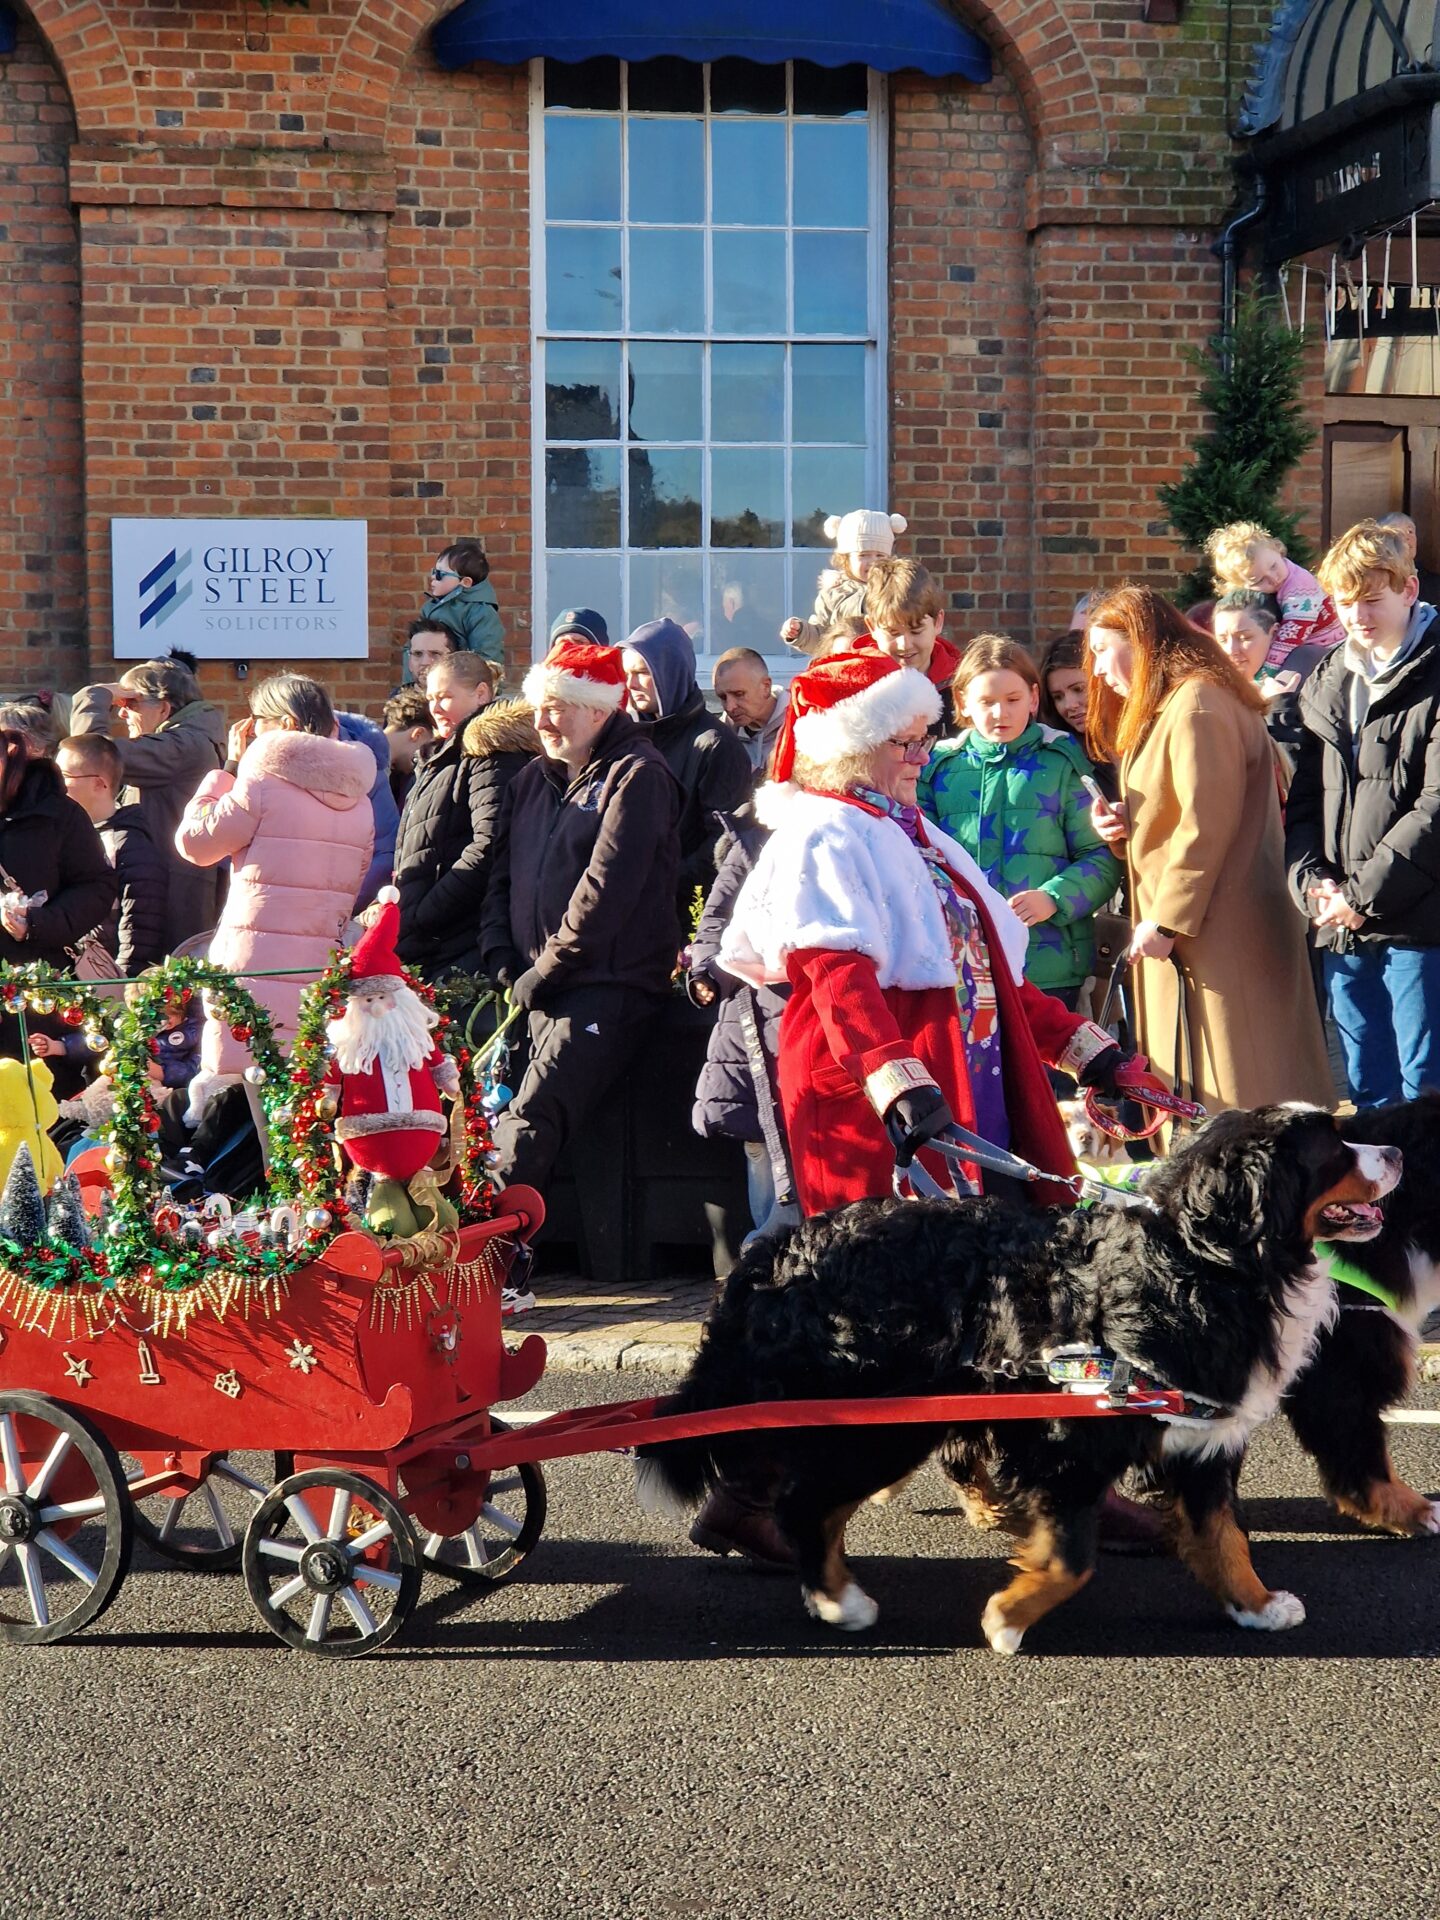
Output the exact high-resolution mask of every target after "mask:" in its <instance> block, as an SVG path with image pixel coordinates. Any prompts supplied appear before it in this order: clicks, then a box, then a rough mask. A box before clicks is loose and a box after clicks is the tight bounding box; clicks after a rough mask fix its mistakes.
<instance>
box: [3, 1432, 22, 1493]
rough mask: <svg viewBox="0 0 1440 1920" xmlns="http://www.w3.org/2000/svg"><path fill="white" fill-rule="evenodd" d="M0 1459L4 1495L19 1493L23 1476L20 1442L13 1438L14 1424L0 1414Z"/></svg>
mask: <svg viewBox="0 0 1440 1920" xmlns="http://www.w3.org/2000/svg"><path fill="white" fill-rule="evenodd" d="M0 1459H3V1460H4V1462H5V1491H6V1493H19V1492H20V1490H21V1488H22V1487H23V1486H24V1484H25V1476H24V1474H23V1473H21V1471H20V1442H19V1441H18V1440H17V1439H16V1437H15V1422H14V1420H13V1419H12V1418H11V1417H10V1415H9V1414H8V1413H0Z"/></svg>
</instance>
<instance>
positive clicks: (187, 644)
mask: <svg viewBox="0 0 1440 1920" xmlns="http://www.w3.org/2000/svg"><path fill="white" fill-rule="evenodd" d="M367 532H368V522H366V521H364V520H112V521H111V522H110V567H111V593H110V597H111V609H112V617H113V620H114V632H115V643H114V644H115V657H116V659H117V660H149V659H152V658H154V657H156V656H158V655H161V654H164V653H168V652H169V650H170V648H171V647H182V648H184V649H185V650H186V651H187V652H189V653H193V654H195V655H196V657H197V658H198V659H201V660H336V659H346V660H363V659H364V658H365V657H366V655H367V653H368V652H369V646H370V621H369V590H368V582H369V575H368V571H367V566H368V562H367Z"/></svg>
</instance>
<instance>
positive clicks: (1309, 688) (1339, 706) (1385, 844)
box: [1285, 607, 1440, 952]
mask: <svg viewBox="0 0 1440 1920" xmlns="http://www.w3.org/2000/svg"><path fill="white" fill-rule="evenodd" d="M1426 615H1428V616H1429V620H1428V622H1427V623H1426V627H1425V630H1424V631H1423V632H1422V634H1421V637H1420V639H1419V641H1418V643H1417V645H1416V647H1415V651H1414V652H1413V653H1412V654H1410V655H1409V656H1408V657H1407V658H1405V659H1403V660H1402V661H1401V662H1400V664H1399V665H1398V666H1397V667H1396V668H1395V670H1394V673H1393V674H1392V675H1391V676H1390V677H1389V678H1387V679H1385V680H1382V681H1381V682H1380V683H1379V684H1378V685H1377V686H1376V687H1375V688H1374V690H1373V693H1372V697H1371V701H1370V706H1369V710H1368V712H1367V713H1366V715H1365V718H1364V721H1363V722H1362V723H1361V726H1360V730H1359V736H1358V738H1354V739H1352V737H1351V728H1350V680H1351V675H1350V673H1349V672H1348V671H1347V669H1346V666H1345V648H1344V647H1343V646H1341V647H1336V648H1335V649H1334V651H1333V652H1332V653H1331V655H1330V657H1329V658H1328V659H1327V660H1325V661H1324V662H1323V663H1322V664H1321V665H1320V666H1319V667H1317V668H1316V670H1315V671H1314V673H1312V674H1311V675H1310V677H1309V679H1308V680H1307V681H1306V682H1305V684H1304V686H1303V687H1302V688H1301V689H1300V716H1301V719H1302V720H1303V721H1304V723H1305V732H1304V735H1303V737H1302V739H1301V742H1300V751H1299V755H1298V759H1297V762H1296V767H1295V779H1294V783H1293V785H1292V786H1291V788H1290V796H1289V799H1288V800H1287V801H1286V805H1285V864H1286V868H1287V869H1288V872H1289V878H1290V889H1291V892H1292V893H1293V894H1294V896H1295V898H1296V900H1297V901H1298V902H1299V904H1300V906H1301V908H1302V909H1303V910H1305V911H1307V912H1308V910H1309V907H1310V905H1311V904H1312V903H1311V902H1310V901H1308V900H1307V899H1306V888H1307V887H1311V886H1313V885H1315V883H1316V882H1317V881H1319V880H1322V879H1327V878H1328V879H1331V880H1334V881H1335V882H1337V884H1338V885H1339V887H1340V890H1341V892H1342V893H1343V894H1344V896H1345V898H1346V900H1347V901H1348V902H1349V903H1350V905H1351V906H1352V907H1353V908H1354V909H1355V911H1356V912H1357V913H1361V914H1364V916H1365V925H1364V926H1363V927H1362V928H1361V929H1360V930H1359V932H1358V933H1350V932H1348V931H1347V930H1345V929H1343V928H1334V929H1331V930H1330V931H1329V932H1327V933H1325V934H1320V935H1317V936H1316V937H1317V940H1318V941H1319V943H1320V944H1321V945H1324V946H1329V947H1331V948H1332V949H1334V950H1336V951H1339V952H1351V951H1354V950H1355V949H1356V948H1364V947H1366V946H1369V945H1378V944H1382V943H1383V944H1389V945H1393V946H1401V947H1437V946H1440V622H1437V621H1435V618H1434V609H1433V608H1430V607H1426V608H1423V609H1417V615H1416V618H1418V619H1421V620H1423V619H1424V618H1425V616H1426Z"/></svg>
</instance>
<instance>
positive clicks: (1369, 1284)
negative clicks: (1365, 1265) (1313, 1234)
mask: <svg viewBox="0 0 1440 1920" xmlns="http://www.w3.org/2000/svg"><path fill="white" fill-rule="evenodd" d="M1315 1251H1316V1252H1317V1253H1318V1254H1319V1255H1320V1258H1321V1259H1322V1260H1323V1261H1324V1262H1325V1265H1326V1267H1327V1268H1328V1269H1329V1273H1330V1278H1331V1279H1332V1280H1334V1281H1335V1282H1336V1283H1337V1284H1338V1285H1339V1286H1342V1287H1353V1288H1354V1289H1355V1291H1356V1292H1357V1293H1368V1294H1369V1295H1370V1298H1371V1299H1372V1300H1378V1301H1379V1302H1380V1304H1381V1306H1382V1307H1388V1308H1389V1309H1390V1311H1391V1313H1399V1311H1400V1303H1399V1301H1398V1300H1397V1299H1396V1298H1395V1296H1394V1294H1393V1293H1390V1292H1389V1291H1388V1290H1387V1289H1386V1288H1384V1287H1382V1286H1381V1285H1380V1282H1379V1281H1378V1280H1372V1279H1371V1278H1370V1276H1369V1274H1368V1273H1364V1272H1362V1271H1361V1269H1360V1268H1359V1267H1357V1266H1356V1265H1355V1264H1354V1262H1353V1261H1350V1260H1347V1259H1346V1258H1345V1256H1344V1254H1343V1253H1339V1252H1337V1250H1336V1249H1335V1247H1334V1246H1333V1245H1332V1243H1331V1242H1330V1241H1328V1240H1317V1241H1316V1242H1315Z"/></svg>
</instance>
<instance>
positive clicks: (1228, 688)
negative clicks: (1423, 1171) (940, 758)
mask: <svg viewBox="0 0 1440 1920" xmlns="http://www.w3.org/2000/svg"><path fill="white" fill-rule="evenodd" d="M1086 639H1087V648H1088V659H1089V671H1090V693H1089V706H1088V711H1087V733H1088V738H1089V744H1090V751H1091V753H1092V754H1094V755H1096V756H1097V757H1098V758H1102V759H1105V760H1111V761H1113V762H1114V763H1115V764H1116V765H1117V766H1118V767H1119V769H1120V782H1121V799H1120V804H1119V805H1118V807H1110V806H1108V805H1106V806H1102V805H1099V804H1097V806H1096V807H1095V809H1094V812H1093V815H1092V817H1093V819H1094V821H1095V826H1096V829H1097V831H1098V832H1099V833H1100V835H1101V837H1102V838H1103V839H1104V840H1105V841H1106V842H1107V844H1108V845H1109V846H1110V847H1111V848H1112V849H1113V850H1114V851H1115V852H1116V853H1120V854H1123V856H1124V858H1125V859H1126V861H1127V863H1128V865H1129V869H1130V902H1131V912H1132V914H1133V916H1134V922H1135V928H1134V937H1133V939H1132V942H1131V949H1130V951H1131V953H1132V955H1133V956H1134V957H1135V959H1136V960H1137V961H1138V962H1140V963H1141V964H1138V965H1137V966H1136V967H1135V969H1134V981H1135V988H1134V998H1135V1002H1136V1009H1137V1023H1138V1026H1139V1044H1140V1046H1141V1048H1142V1049H1143V1051H1144V1052H1145V1053H1147V1054H1148V1055H1149V1056H1150V1062H1151V1065H1152V1066H1153V1067H1154V1068H1155V1070H1156V1071H1157V1072H1158V1073H1160V1074H1161V1075H1163V1076H1164V1077H1165V1079H1166V1080H1168V1081H1171V1082H1172V1083H1173V1082H1174V1081H1175V1080H1176V1079H1177V1078H1178V1077H1182V1076H1183V1071H1184V1068H1185V1066H1186V1064H1187V1062H1186V1061H1185V1060H1183V1059H1179V1058H1177V1052H1178V1051H1179V1049H1178V1048H1177V1039H1178V1037H1179V1035H1178V1027H1177V1003H1178V993H1179V990H1178V984H1177V979H1176V971H1175V968H1174V967H1173V966H1172V965H1171V964H1170V961H1171V956H1172V955H1173V956H1174V958H1175V960H1176V961H1178V963H1179V968H1180V972H1181V973H1182V974H1183V975H1184V978H1185V984H1186V989H1187V1001H1188V1038H1189V1056H1190V1059H1191V1060H1192V1061H1193V1063H1194V1094H1195V1098H1196V1099H1197V1100H1200V1101H1203V1103H1204V1104H1205V1105H1206V1106H1207V1107H1209V1108H1210V1109H1211V1110H1212V1111H1214V1110H1217V1109H1219V1108H1222V1107H1251V1106H1260V1105H1263V1104H1265V1103H1266V1102H1268V1101H1273V1100H1314V1101H1317V1102H1319V1103H1320V1104H1322V1105H1325V1106H1328V1105H1330V1104H1332V1103H1333V1101H1334V1097H1335V1096H1334V1091H1333V1089H1332V1086H1331V1082H1330V1071H1329V1067H1328V1065H1327V1062H1326V1057H1325V1042H1324V1036H1323V1034H1322V1032H1321V1028H1320V1020H1319V1015H1318V1014H1317V1012H1316V1008H1315V994H1314V989H1313V987H1312V986H1311V982H1310V970H1309V966H1308V964H1307V961H1306V955H1305V922H1304V921H1303V920H1302V919H1301V917H1300V915H1299V914H1298V913H1297V912H1296V911H1295V908H1294V905H1293V903H1292V902H1291V901H1290V898H1289V895H1288V893H1287V891H1286V887H1285V862H1284V842H1283V835H1282V832H1281V823H1280V796H1279V790H1278V787H1277V784H1276V768H1275V756H1274V750H1273V748H1272V747H1271V744H1270V737H1269V735H1268V733H1267V732H1266V730H1265V717H1264V711H1265V703H1264V700H1263V699H1262V698H1261V696H1260V694H1259V692H1258V691H1257V690H1256V688H1255V686H1254V685H1253V684H1252V683H1251V682H1250V681H1248V680H1246V679H1245V678H1244V677H1243V676H1242V675H1241V674H1240V672H1239V671H1238V670H1237V669H1236V668H1235V667H1234V666H1232V664H1231V663H1230V661H1229V660H1228V659H1227V658H1226V657H1225V655H1224V654H1222V653H1221V651H1220V649H1219V648H1218V647H1217V646H1216V645H1215V643H1214V641H1213V640H1211V639H1210V637H1209V636H1208V635H1207V634H1204V633H1201V632H1200V631H1199V630H1198V629H1196V628H1195V627H1192V626H1191V624H1190V622H1189V621H1188V620H1186V619H1185V617H1184V615H1183V614H1181V613H1180V612H1179V611H1178V610H1177V609H1176V608H1175V607H1173V606H1172V605H1171V604H1170V602H1169V601H1168V600H1166V599H1165V598H1164V596H1163V595H1162V594H1159V593H1156V592H1155V591H1154V590H1153V588H1150V587H1134V586H1127V587H1119V588H1117V589H1116V590H1115V591H1114V592H1113V593H1107V594H1105V595H1103V596H1101V597H1099V598H1098V599H1097V600H1096V602H1095V604H1094V605H1092V607H1091V609H1090V613H1089V617H1088V623H1087V627H1086Z"/></svg>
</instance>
